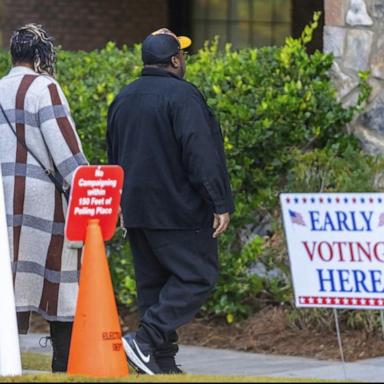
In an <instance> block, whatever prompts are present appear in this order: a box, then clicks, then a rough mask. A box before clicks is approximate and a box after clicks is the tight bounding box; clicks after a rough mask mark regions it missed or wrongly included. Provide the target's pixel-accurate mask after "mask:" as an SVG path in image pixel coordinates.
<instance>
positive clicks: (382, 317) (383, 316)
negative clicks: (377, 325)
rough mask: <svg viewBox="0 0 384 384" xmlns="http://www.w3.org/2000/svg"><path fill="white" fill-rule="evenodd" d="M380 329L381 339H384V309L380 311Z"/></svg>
mask: <svg viewBox="0 0 384 384" xmlns="http://www.w3.org/2000/svg"><path fill="white" fill-rule="evenodd" d="M380 320H381V331H382V333H383V335H382V339H383V340H384V311H380Z"/></svg>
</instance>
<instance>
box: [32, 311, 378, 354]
mask: <svg viewBox="0 0 384 384" xmlns="http://www.w3.org/2000/svg"><path fill="white" fill-rule="evenodd" d="M119 313H120V317H121V324H122V331H123V333H124V332H127V331H132V330H135V329H136V328H137V324H138V317H137V314H136V313H128V312H127V311H125V310H124V309H123V308H121V309H120V310H119ZM31 331H34V332H48V327H47V325H46V322H45V321H44V320H43V319H41V317H39V316H37V315H33V316H32V321H31ZM178 333H179V337H180V340H179V341H180V343H181V344H186V345H196V346H202V347H210V348H221V349H233V350H238V351H246V352H255V353H266V354H277V355H287V356H302V357H310V358H317V359H322V360H338V359H340V350H339V345H338V342H337V336H336V331H323V332H315V331H313V330H311V329H301V330H300V329H294V328H292V327H291V326H290V325H289V321H288V319H287V314H286V312H285V311H284V310H283V309H281V308H278V307H272V308H266V309H264V310H262V311H260V312H258V313H256V314H255V315H253V316H251V317H250V318H249V319H247V320H244V321H242V322H239V323H236V324H232V325H229V324H226V323H225V321H222V320H217V319H216V320H210V321H208V320H205V319H199V318H197V319H195V320H193V321H192V322H191V323H189V324H187V325H185V326H184V327H182V328H180V329H179V331H178ZM341 337H342V343H343V347H344V356H345V360H346V361H356V360H361V359H368V358H373V357H378V356H384V341H383V338H382V335H377V334H376V335H371V334H367V333H366V332H363V331H343V330H341Z"/></svg>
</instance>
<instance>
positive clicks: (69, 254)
mask: <svg viewBox="0 0 384 384" xmlns="http://www.w3.org/2000/svg"><path fill="white" fill-rule="evenodd" d="M0 102H1V104H2V106H3V108H4V109H5V111H6V114H7V116H8V118H9V120H10V122H11V123H12V125H13V127H14V128H15V129H16V131H17V134H18V136H19V138H21V140H24V141H25V143H26V145H27V146H28V148H30V149H31V151H32V152H33V153H34V154H35V155H36V156H37V157H38V158H39V160H40V161H41V162H42V163H43V164H44V165H45V166H46V167H47V168H49V169H52V162H54V163H55V165H56V167H57V169H58V171H59V173H60V176H61V177H62V178H63V179H64V180H65V183H67V184H70V183H71V178H72V175H73V172H74V170H75V169H76V167H77V166H78V165H81V164H86V163H87V161H86V159H85V157H84V155H83V152H82V148H81V144H80V140H79V138H78V136H77V133H76V131H75V126H74V123H73V121H72V119H71V116H70V112H69V106H68V103H67V101H66V98H65V96H64V94H63V92H62V90H61V88H60V86H59V84H58V83H57V82H56V81H55V80H54V79H52V78H51V77H49V76H45V75H38V74H37V73H35V72H34V71H33V70H32V69H29V68H27V67H23V66H18V67H14V68H13V69H12V70H11V71H10V72H9V74H8V75H7V76H5V77H3V78H2V79H1V80H0ZM0 129H1V135H0V162H1V171H2V176H3V185H4V194H5V205H6V215H7V225H8V236H9V244H10V249H11V258H12V269H13V273H14V288H15V300H16V310H17V312H18V319H19V330H20V332H22V333H24V332H26V331H27V330H28V325H29V314H30V311H36V312H39V313H40V314H41V315H42V316H43V317H44V318H46V319H47V320H49V321H72V320H73V316H74V312H75V307H76V300H77V290H78V277H79V267H80V252H79V251H78V250H76V249H71V248H69V247H68V243H67V241H66V240H65V238H64V222H65V212H66V208H67V206H66V201H65V198H64V197H63V196H62V195H61V194H60V193H59V192H58V191H57V190H56V188H55V186H54V184H53V183H52V182H51V181H50V180H49V178H48V177H47V176H46V175H45V173H44V172H43V170H42V168H41V167H40V166H39V165H38V163H37V162H36V160H35V159H34V158H33V157H32V156H31V155H30V154H29V153H27V151H26V150H25V149H24V147H23V146H22V145H20V144H19V143H18V142H17V139H16V137H15V135H14V133H13V132H12V131H11V129H10V127H9V126H8V125H7V123H6V120H5V118H4V116H2V114H1V113H0ZM44 141H45V143H44ZM47 148H48V150H49V152H50V154H49V153H48V151H47Z"/></svg>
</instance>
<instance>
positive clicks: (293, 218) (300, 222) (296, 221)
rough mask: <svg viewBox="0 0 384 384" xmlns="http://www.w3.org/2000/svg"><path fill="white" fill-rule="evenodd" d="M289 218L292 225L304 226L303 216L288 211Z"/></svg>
mask: <svg viewBox="0 0 384 384" xmlns="http://www.w3.org/2000/svg"><path fill="white" fill-rule="evenodd" d="M289 217H290V218H291V221H292V223H293V224H298V225H304V227H305V222H304V219H303V216H301V214H300V213H299V212H295V211H291V210H289ZM383 225H384V224H383Z"/></svg>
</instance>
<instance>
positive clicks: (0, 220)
mask: <svg viewBox="0 0 384 384" xmlns="http://www.w3.org/2000/svg"><path fill="white" fill-rule="evenodd" d="M0 274H1V277H0V376H16V375H21V373H22V370H21V359H20V346H19V336H18V331H17V321H16V310H15V297H14V292H13V281H12V270H11V258H10V254H9V244H8V234H7V221H6V213H5V204H4V190H3V180H2V175H1V168H0Z"/></svg>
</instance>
